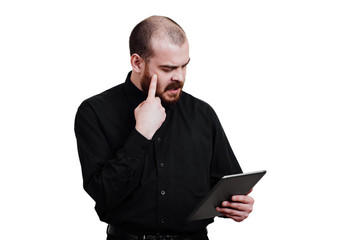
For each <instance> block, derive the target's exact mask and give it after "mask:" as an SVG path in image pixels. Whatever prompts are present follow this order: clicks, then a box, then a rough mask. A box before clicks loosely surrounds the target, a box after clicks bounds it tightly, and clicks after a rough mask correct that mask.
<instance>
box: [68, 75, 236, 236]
mask: <svg viewBox="0 0 360 240" xmlns="http://www.w3.org/2000/svg"><path fill="white" fill-rule="evenodd" d="M130 74H131V72H130V73H129V75H128V76H127V79H126V81H125V83H122V84H120V85H118V86H115V87H113V88H111V89H109V90H107V91H105V92H103V93H101V94H98V95H96V96H93V97H91V98H89V99H87V100H85V101H84V102H82V104H81V105H80V106H79V108H78V111H77V114H76V118H75V134H76V138H77V143H78V152H79V158H80V163H81V167H82V174H83V185H84V189H85V191H86V192H87V193H88V194H89V195H90V196H91V197H92V198H93V199H94V200H95V202H96V206H95V209H96V211H97V213H98V215H99V217H100V219H101V220H102V221H104V222H107V223H110V224H113V225H116V226H120V227H122V228H123V229H124V230H128V231H149V232H161V231H166V232H168V233H179V232H191V231H197V230H199V229H203V228H205V227H206V226H207V225H208V224H209V223H211V222H212V221H213V219H205V220H199V221H194V222H188V221H186V217H187V216H188V215H189V214H190V212H191V211H192V210H193V208H194V207H195V206H196V205H197V204H198V203H199V202H200V200H201V199H202V198H203V197H204V196H205V195H206V194H207V192H208V191H209V190H210V189H211V187H212V186H213V185H214V184H215V183H216V182H217V181H218V180H219V179H220V178H221V177H222V176H223V175H226V174H234V173H241V172H242V170H241V168H240V166H239V164H238V162H237V160H236V158H235V156H234V154H233V151H232V149H231V147H230V145H229V143H228V140H227V138H226V136H225V133H224V131H223V129H222V127H221V124H220V122H219V119H218V118H217V116H216V114H215V112H214V110H213V109H212V108H211V107H210V106H209V105H208V104H207V103H205V102H203V101H201V100H199V99H197V98H194V97H193V96H191V95H190V94H187V93H185V92H183V94H182V96H181V98H180V100H179V101H178V102H177V103H176V104H175V105H173V106H166V107H165V108H166V120H165V122H164V123H163V124H162V126H161V127H160V129H159V130H158V131H157V132H156V133H155V135H154V137H153V139H152V140H150V141H149V140H147V139H146V138H145V137H143V136H142V135H141V134H140V133H139V132H137V131H136V129H135V118H134V109H135V108H136V107H137V106H138V105H139V104H140V103H141V102H142V101H144V100H145V95H144V94H143V92H142V91H140V90H139V89H138V88H136V86H135V85H134V84H133V83H132V82H131V80H130Z"/></svg>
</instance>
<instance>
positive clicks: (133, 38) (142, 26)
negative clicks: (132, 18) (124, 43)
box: [129, 16, 186, 62]
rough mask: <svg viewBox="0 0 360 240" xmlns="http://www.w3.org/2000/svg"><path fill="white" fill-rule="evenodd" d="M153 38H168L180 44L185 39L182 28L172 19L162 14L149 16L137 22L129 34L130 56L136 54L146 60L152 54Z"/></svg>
mask: <svg viewBox="0 0 360 240" xmlns="http://www.w3.org/2000/svg"><path fill="white" fill-rule="evenodd" d="M153 38H159V39H166V40H170V42H171V43H173V44H175V45H178V46H181V45H182V44H183V43H184V42H185V40H186V34H185V32H184V30H183V29H182V28H181V27H180V25H179V24H177V23H176V22H175V21H174V20H172V19H170V18H168V17H163V16H151V17H149V18H146V19H144V20H143V21H141V22H140V23H138V24H137V25H136V26H135V27H134V29H133V30H132V32H131V34H130V39H129V46H130V56H131V55H133V54H135V53H136V54H138V55H139V56H140V57H142V58H143V59H144V60H145V61H146V62H147V61H148V60H149V58H151V57H153V56H154V51H153V49H152V46H151V43H152V42H151V40H152V39H153Z"/></svg>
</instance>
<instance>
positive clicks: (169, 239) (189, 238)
mask: <svg viewBox="0 0 360 240" xmlns="http://www.w3.org/2000/svg"><path fill="white" fill-rule="evenodd" d="M107 235H108V239H113V238H114V239H115V238H117V239H126V240H139V239H141V240H143V239H147V240H201V239H208V238H207V230H206V229H202V230H200V231H197V232H189V233H183V234H177V235H171V234H166V233H134V232H124V231H123V229H122V228H119V227H116V226H113V225H110V224H109V226H108V229H107Z"/></svg>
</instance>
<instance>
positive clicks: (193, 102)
mask: <svg viewBox="0 0 360 240" xmlns="http://www.w3.org/2000/svg"><path fill="white" fill-rule="evenodd" d="M179 103H180V104H182V105H184V106H186V107H187V108H189V109H190V110H193V111H195V112H200V113H204V114H211V115H212V114H215V111H214V109H213V108H212V107H211V106H210V104H208V103H207V102H205V101H203V100H201V99H199V98H196V97H194V96H193V95H191V94H189V93H187V92H183V93H182V96H181V100H180V102H179Z"/></svg>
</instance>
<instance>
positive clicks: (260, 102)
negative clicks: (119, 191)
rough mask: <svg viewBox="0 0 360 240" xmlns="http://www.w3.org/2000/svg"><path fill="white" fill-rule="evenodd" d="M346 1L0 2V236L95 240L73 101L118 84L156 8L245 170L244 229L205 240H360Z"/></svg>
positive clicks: (356, 106) (358, 73)
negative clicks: (184, 47)
mask: <svg viewBox="0 0 360 240" xmlns="http://www.w3.org/2000/svg"><path fill="white" fill-rule="evenodd" d="M359 12H360V8H359V5H358V4H357V1H346V0H342V1H331V0H328V1H320V0H311V1H308V0H303V1H285V0H284V1H279V0H276V1H261V0H259V1H229V0H222V1H216V2H214V1H209V0H207V1H195V0H192V1H186V0H182V1H139V0H137V1H89V0H87V1H80V0H71V1H70V0H67V1H66V0H63V1H40V0H34V1H16V0H13V1H10V0H9V1H6V0H5V1H1V3H0V36H1V37H0V80H1V86H0V113H1V118H0V121H1V124H0V141H1V142H0V144H1V145H0V146H1V150H0V160H1V174H0V192H1V198H0V203H1V204H0V219H1V230H0V239H94V240H97V239H105V228H106V224H104V223H101V222H100V221H99V220H98V217H97V215H96V213H95V210H94V209H93V207H94V202H93V200H92V199H91V198H90V197H89V196H88V195H87V194H86V193H85V191H84V190H83V189H82V178H81V170H80V164H79V160H78V156H77V149H76V141H75V136H74V132H73V122H74V116H75V113H76V110H77V107H78V105H79V104H80V103H81V101H82V100H84V99H85V98H87V97H90V96H92V95H94V94H96V93H99V92H101V91H103V90H105V89H108V88H110V87H112V86H115V85H117V84H119V83H121V82H123V81H124V79H125V77H126V74H127V72H128V71H129V70H130V64H129V53H128V37H129V34H130V31H131V30H132V28H133V27H134V26H135V25H136V24H137V23H138V22H139V21H141V20H142V19H144V18H146V17H148V16H150V15H153V14H156V15H166V16H169V17H171V18H173V19H174V20H175V21H177V22H178V23H179V24H180V25H181V26H182V27H183V28H184V29H185V31H186V32H187V35H188V38H189V41H190V56H191V63H190V65H189V68H188V75H187V82H186V84H185V90H186V91H187V92H189V93H191V94H193V95H195V96H197V97H199V98H201V99H203V100H205V101H207V102H208V103H210V104H211V105H212V106H213V108H214V109H215V110H216V112H217V114H218V116H219V118H220V120H221V122H222V124H223V127H224V128H225V131H226V133H227V135H228V138H229V140H230V142H231V145H232V147H233V150H234V152H235V154H236V155H237V157H238V160H239V162H240V164H241V166H242V167H243V170H244V171H254V170H261V169H266V170H268V173H267V175H265V177H264V178H263V179H262V180H261V182H259V184H258V185H257V186H256V187H255V189H254V192H253V193H252V196H253V197H254V198H255V200H256V202H255V206H254V212H253V213H252V214H251V216H250V217H249V218H248V219H247V220H246V221H245V222H243V223H235V222H233V221H231V220H226V219H216V221H215V223H214V224H212V225H211V226H210V227H209V235H210V238H211V239H213V240H215V239H217V240H223V239H327V238H332V239H335V238H341V239H359V238H360V234H359V229H358V227H359V215H360V211H359V209H360V208H359V202H360V197H359V186H358V185H359V182H360V181H359V180H360V179H359V170H358V167H357V166H359V164H358V162H359V160H360V150H359V149H360V124H359V123H360V94H359V92H360V87H359V85H360V84H359V81H360V47H359V46H360V14H359Z"/></svg>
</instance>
